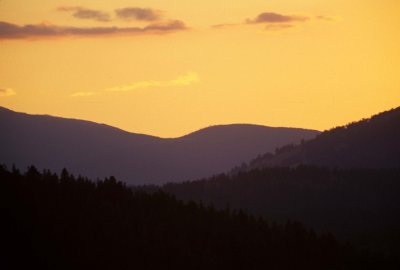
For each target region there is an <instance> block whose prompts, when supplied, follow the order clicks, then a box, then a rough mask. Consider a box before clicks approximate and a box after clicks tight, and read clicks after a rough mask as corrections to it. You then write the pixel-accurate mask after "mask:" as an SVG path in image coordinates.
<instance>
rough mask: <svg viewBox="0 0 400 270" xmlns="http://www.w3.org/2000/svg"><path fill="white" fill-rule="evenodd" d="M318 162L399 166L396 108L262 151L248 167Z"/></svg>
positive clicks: (399, 126) (399, 130)
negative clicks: (303, 140) (270, 150)
mask: <svg viewBox="0 0 400 270" xmlns="http://www.w3.org/2000/svg"><path fill="white" fill-rule="evenodd" d="M299 164H303V165H318V166H326V167H331V168H399V167H400V107H398V108H395V109H392V110H389V111H385V112H382V113H380V114H377V115H374V116H372V117H371V118H368V119H363V120H360V121H358V122H353V123H350V124H348V125H345V126H341V127H336V128H333V129H331V130H328V131H325V132H322V133H321V134H319V135H318V136H316V138H314V139H312V140H310V141H306V142H305V143H302V144H300V145H293V144H291V145H290V144H289V145H286V146H284V147H281V148H278V149H276V151H275V154H270V153H267V154H264V155H262V156H259V157H257V158H256V159H254V160H252V161H251V162H250V163H249V166H248V169H254V168H263V167H275V166H280V167H284V166H296V165H299Z"/></svg>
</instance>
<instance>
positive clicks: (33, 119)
mask: <svg viewBox="0 0 400 270" xmlns="http://www.w3.org/2000/svg"><path fill="white" fill-rule="evenodd" d="M0 130H1V133H0V148H1V150H2V151H0V163H4V164H6V165H11V164H13V163H14V164H15V165H16V166H18V167H23V168H24V167H26V166H29V165H31V164H36V165H37V166H38V167H39V168H47V169H51V170H55V171H60V170H61V169H62V168H64V167H66V168H68V169H69V170H70V171H71V172H72V173H74V174H83V175H87V176H89V177H91V178H96V177H105V176H109V175H114V176H116V177H118V179H121V180H123V181H126V182H128V183H129V184H144V183H153V184H154V183H162V182H167V181H182V180H187V179H193V178H200V177H206V176H209V175H212V174H215V173H219V172H223V171H227V170H229V169H230V168H232V167H233V166H235V165H237V164H240V163H241V162H243V161H246V160H249V159H250V158H251V157H254V156H256V155H257V154H260V153H263V152H270V151H273V150H274V149H275V148H276V147H278V146H281V145H285V144H288V143H294V142H298V141H300V140H301V139H310V138H312V137H314V136H315V135H316V134H318V131H314V130H304V129H293V128H271V127H264V126H255V125H226V126H214V127H209V128H205V129H202V130H199V131H197V132H194V133H191V134H189V135H186V136H183V137H180V138H174V139H162V138H158V137H153V136H147V135H142V134H134V133H129V132H125V131H122V130H120V129H117V128H113V127H110V126H106V125H101V124H96V123H93V122H89V121H82V120H73V119H64V118H59V117H51V116H37V115H28V114H23V113H16V112H13V111H11V110H8V109H5V108H0Z"/></svg>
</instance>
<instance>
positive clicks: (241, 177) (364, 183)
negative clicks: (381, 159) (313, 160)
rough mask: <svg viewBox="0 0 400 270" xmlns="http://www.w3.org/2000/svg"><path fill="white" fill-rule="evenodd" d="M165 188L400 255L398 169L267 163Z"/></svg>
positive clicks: (180, 197)
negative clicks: (282, 165)
mask: <svg viewBox="0 0 400 270" xmlns="http://www.w3.org/2000/svg"><path fill="white" fill-rule="evenodd" d="M162 190H163V191H164V192H167V193H170V194H173V195H175V196H176V197H177V198H178V199H182V200H185V201H189V200H195V201H198V202H199V201H202V202H203V203H205V204H209V203H211V204H213V205H214V206H216V207H217V208H219V209H224V208H225V207H226V206H227V205H229V206H230V207H231V208H232V209H246V210H247V211H249V212H250V213H252V214H255V215H261V216H263V217H265V218H268V219H272V220H279V221H281V222H284V221H285V220H299V221H301V222H303V223H304V224H306V225H307V226H311V227H313V228H315V229H317V230H318V231H330V232H332V233H334V234H335V235H336V236H338V237H340V239H342V240H349V241H351V242H353V243H355V244H357V245H358V246H362V247H368V248H371V249H374V250H380V251H383V252H386V253H387V254H396V255H397V256H400V248H399V247H400V246H399V243H400V215H399V213H400V196H399V194H400V169H328V168H318V167H311V166H299V167H297V168H265V169H262V170H258V169H255V170H251V171H247V172H239V173H237V174H234V175H225V174H222V175H219V176H214V177H211V178H209V179H206V180H200V181H192V182H185V183H172V184H167V185H164V186H163V187H162Z"/></svg>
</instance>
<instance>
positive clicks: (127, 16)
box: [115, 7, 162, 21]
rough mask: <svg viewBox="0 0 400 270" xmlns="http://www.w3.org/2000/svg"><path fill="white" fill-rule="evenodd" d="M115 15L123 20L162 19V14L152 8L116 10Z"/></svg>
mask: <svg viewBox="0 0 400 270" xmlns="http://www.w3.org/2000/svg"><path fill="white" fill-rule="evenodd" d="M115 14H116V15H117V17H118V18H120V19H123V20H138V21H157V20H160V19H161V17H162V12H161V11H158V10H154V9H150V8H139V7H126V8H121V9H116V10H115Z"/></svg>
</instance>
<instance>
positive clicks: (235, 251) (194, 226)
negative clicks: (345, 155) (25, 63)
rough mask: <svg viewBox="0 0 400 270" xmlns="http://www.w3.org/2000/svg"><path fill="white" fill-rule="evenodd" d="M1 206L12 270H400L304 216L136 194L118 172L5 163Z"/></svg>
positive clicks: (0, 172)
mask: <svg viewBox="0 0 400 270" xmlns="http://www.w3.org/2000/svg"><path fill="white" fill-rule="evenodd" d="M0 202H1V214H2V237H1V244H2V247H3V251H2V252H1V253H0V259H1V265H2V269H28V268H29V269H99V270H101V269H113V270H114V269H246V270H248V269H275V270H278V269H279V270H286V269H307V270H313V269H318V270H320V269H352V270H354V269H363V270H367V269H396V266H395V265H393V262H390V261H389V260H388V259H384V258H383V257H379V256H377V255H371V254H369V253H367V252H359V251H356V250H355V249H353V248H352V247H350V246H349V245H342V244H340V243H338V242H337V241H336V240H335V238H333V237H332V235H329V234H325V235H321V236H318V235H316V234H315V233H313V232H312V231H310V230H307V229H305V228H304V227H303V226H302V225H301V224H300V223H297V222H287V223H286V224H285V225H276V224H271V223H268V222H266V221H265V220H263V219H255V218H253V217H252V216H249V215H246V214H244V213H243V212H236V213H232V212H230V211H228V210H225V211H217V210H215V209H213V208H212V207H204V206H202V205H198V204H195V203H188V204H184V203H182V202H179V201H177V200H175V199H174V198H172V197H170V196H169V195H166V194H164V193H160V192H158V193H154V194H144V193H140V192H139V193H137V192H136V193H135V192H132V190H131V189H128V188H126V187H125V186H124V184H122V183H120V182H117V181H116V180H115V178H113V177H110V178H107V179H105V180H103V181H98V182H96V183H94V182H91V181H89V180H87V179H85V178H81V177H80V178H77V179H76V178H74V177H72V176H71V175H70V174H69V173H68V172H67V171H66V170H64V171H63V172H62V174H61V176H60V177H58V176H57V175H55V174H52V173H51V172H48V171H46V172H44V173H43V174H42V173H39V172H38V171H37V170H36V169H35V168H34V167H31V168H30V169H29V170H28V171H27V172H26V174H20V173H19V172H18V171H17V170H15V169H13V170H12V171H11V172H10V171H7V170H6V169H5V168H4V167H1V166H0ZM391 267H392V268H391ZM397 269H398V268H397Z"/></svg>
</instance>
